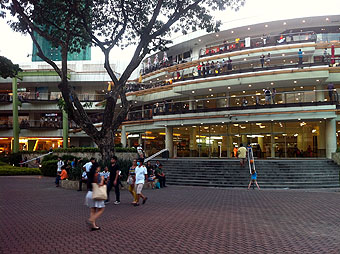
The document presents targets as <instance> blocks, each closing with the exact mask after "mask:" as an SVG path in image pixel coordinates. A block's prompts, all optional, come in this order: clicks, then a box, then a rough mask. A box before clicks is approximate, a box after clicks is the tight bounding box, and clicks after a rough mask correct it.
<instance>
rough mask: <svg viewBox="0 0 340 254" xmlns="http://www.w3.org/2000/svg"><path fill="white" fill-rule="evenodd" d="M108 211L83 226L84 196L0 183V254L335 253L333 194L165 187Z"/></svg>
mask: <svg viewBox="0 0 340 254" xmlns="http://www.w3.org/2000/svg"><path fill="white" fill-rule="evenodd" d="M145 194H146V195H147V196H148V197H149V200H148V202H147V203H146V204H145V205H143V206H140V207H132V206H131V205H130V204H129V203H130V201H131V196H130V194H129V193H128V192H127V191H123V192H122V198H121V199H122V203H121V204H120V205H118V206H115V205H113V204H109V205H108V206H107V207H106V210H105V212H104V214H103V217H102V218H101V219H100V220H99V221H98V225H100V226H101V227H102V230H100V231H95V232H90V231H88V229H87V227H86V225H85V219H86V218H87V217H88V213H89V211H88V209H87V208H86V207H85V206H84V205H83V202H84V197H85V191H84V192H77V191H71V190H64V189H59V188H55V187H54V184H53V179H52V178H39V177H0V222H1V223H0V253H11V254H13V253H39V254H43V253H128V254H133V253H148V254H151V253H155V254H159V253H175V254H179V253H233V254H238V253H242V254H244V253H273V254H276V253H299V254H300V253H308V254H310V253H318V254H321V253H327V254H332V253H334V254H335V253H336V254H338V253H340V193H339V192H334V191H333V192H324V191H323V192H316V191H315V190H314V191H313V192H308V191H293V190H261V191H256V190H255V191H252V190H251V191H247V190H240V189H212V188H190V187H168V188H166V189H162V190H146V191H145ZM113 196H114V195H113Z"/></svg>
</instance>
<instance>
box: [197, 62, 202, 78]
mask: <svg viewBox="0 0 340 254" xmlns="http://www.w3.org/2000/svg"><path fill="white" fill-rule="evenodd" d="M197 72H198V76H199V77H201V76H202V64H201V63H198V66H197Z"/></svg>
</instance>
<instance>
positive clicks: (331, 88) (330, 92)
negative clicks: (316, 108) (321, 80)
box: [327, 83, 335, 101]
mask: <svg viewBox="0 0 340 254" xmlns="http://www.w3.org/2000/svg"><path fill="white" fill-rule="evenodd" d="M334 89H335V87H334V84H333V83H329V84H328V85H327V90H328V96H329V101H333V100H334V97H333V95H334Z"/></svg>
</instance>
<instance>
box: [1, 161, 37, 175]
mask: <svg viewBox="0 0 340 254" xmlns="http://www.w3.org/2000/svg"><path fill="white" fill-rule="evenodd" d="M15 175H41V172H40V169H39V168H26V167H13V166H11V165H3V164H1V165H0V176H15Z"/></svg>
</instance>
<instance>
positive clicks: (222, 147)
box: [129, 120, 340, 158]
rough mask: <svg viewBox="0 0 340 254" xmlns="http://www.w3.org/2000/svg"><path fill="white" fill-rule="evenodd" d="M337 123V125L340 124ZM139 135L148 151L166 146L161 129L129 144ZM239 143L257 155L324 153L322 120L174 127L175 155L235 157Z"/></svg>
mask: <svg viewBox="0 0 340 254" xmlns="http://www.w3.org/2000/svg"><path fill="white" fill-rule="evenodd" d="M337 126H339V128H338V129H340V125H339V124H338V125H337ZM339 132H340V130H339ZM141 137H142V139H143V146H144V148H145V151H146V153H147V154H148V155H151V154H154V153H156V152H157V151H160V150H162V149H163V148H164V147H165V133H164V129H160V130H155V131H149V132H146V133H143V134H141V135H139V136H136V138H131V139H130V140H129V143H130V145H131V146H137V144H138V140H140V138H141ZM241 143H243V144H244V145H247V144H248V143H250V144H251V145H252V147H253V151H254V156H255V157H257V158H270V157H276V158H295V157H303V158H306V157H325V155H326V144H325V121H324V120H322V121H289V122H279V121H270V122H251V123H249V122H245V123H233V124H224V123H221V124H211V125H206V124H198V125H192V126H180V127H174V128H173V145H174V156H175V157H205V158H226V157H234V156H235V155H234V148H238V147H239V146H240V144H241ZM338 143H340V137H338Z"/></svg>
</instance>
